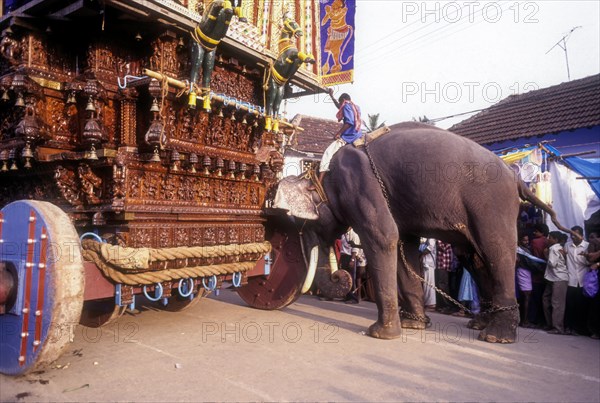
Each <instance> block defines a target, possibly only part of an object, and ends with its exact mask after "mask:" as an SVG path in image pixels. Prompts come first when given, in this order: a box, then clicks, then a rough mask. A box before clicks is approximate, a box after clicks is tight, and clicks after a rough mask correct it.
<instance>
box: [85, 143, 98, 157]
mask: <svg viewBox="0 0 600 403" xmlns="http://www.w3.org/2000/svg"><path fill="white" fill-rule="evenodd" d="M86 158H87V159H88V160H92V161H96V160H97V159H98V154H96V147H94V146H93V145H92V147H91V148H90V152H89V153H87V155H86Z"/></svg>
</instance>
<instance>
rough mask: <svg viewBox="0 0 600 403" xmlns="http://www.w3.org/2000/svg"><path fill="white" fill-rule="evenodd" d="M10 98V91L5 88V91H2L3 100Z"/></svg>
mask: <svg viewBox="0 0 600 403" xmlns="http://www.w3.org/2000/svg"><path fill="white" fill-rule="evenodd" d="M9 99H10V97H9V96H8V91H7V90H4V91H3V92H2V100H3V101H8V100H9Z"/></svg>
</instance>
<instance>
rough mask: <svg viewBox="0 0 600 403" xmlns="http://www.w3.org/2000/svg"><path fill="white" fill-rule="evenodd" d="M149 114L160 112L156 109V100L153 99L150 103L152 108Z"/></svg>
mask: <svg viewBox="0 0 600 403" xmlns="http://www.w3.org/2000/svg"><path fill="white" fill-rule="evenodd" d="M150 112H160V109H159V107H158V101H157V100H156V98H154V101H152V106H151V107H150Z"/></svg>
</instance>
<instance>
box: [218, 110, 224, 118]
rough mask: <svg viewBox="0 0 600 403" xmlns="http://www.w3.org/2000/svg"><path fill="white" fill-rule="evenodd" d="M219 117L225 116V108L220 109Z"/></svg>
mask: <svg viewBox="0 0 600 403" xmlns="http://www.w3.org/2000/svg"><path fill="white" fill-rule="evenodd" d="M219 117H220V118H222V117H223V108H221V109H219Z"/></svg>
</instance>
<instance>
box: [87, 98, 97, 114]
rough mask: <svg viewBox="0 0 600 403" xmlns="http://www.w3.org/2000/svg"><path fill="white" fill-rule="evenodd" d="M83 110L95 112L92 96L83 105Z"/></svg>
mask: <svg viewBox="0 0 600 403" xmlns="http://www.w3.org/2000/svg"><path fill="white" fill-rule="evenodd" d="M85 110H86V111H89V112H96V107H95V106H94V100H93V99H92V97H90V98H89V99H88V103H87V105H86V106H85Z"/></svg>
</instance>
